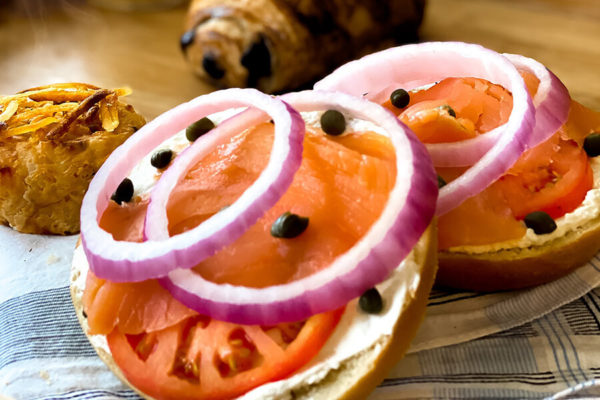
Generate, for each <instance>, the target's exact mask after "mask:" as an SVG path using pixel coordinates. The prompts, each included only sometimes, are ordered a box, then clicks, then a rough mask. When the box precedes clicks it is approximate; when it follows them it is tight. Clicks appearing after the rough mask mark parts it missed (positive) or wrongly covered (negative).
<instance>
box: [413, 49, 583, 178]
mask: <svg viewBox="0 0 600 400" xmlns="http://www.w3.org/2000/svg"><path fill="white" fill-rule="evenodd" d="M503 55H504V56H505V57H506V58H508V59H509V60H510V62H511V63H512V64H513V65H514V66H515V67H517V69H524V70H526V71H528V72H530V73H532V74H534V75H535V76H536V77H537V78H538V79H539V81H540V83H539V86H538V90H537V92H536V94H535V96H533V105H534V106H535V127H534V129H533V133H532V134H531V137H530V140H529V143H528V148H532V147H535V146H537V145H538V144H540V143H542V142H544V141H545V140H546V139H548V138H549V137H550V136H552V135H553V134H554V133H555V132H556V131H557V130H558V129H559V128H560V127H561V126H562V125H563V124H564V123H565V122H566V121H567V118H568V116H569V108H570V105H571V97H570V96H569V91H568V90H567V88H566V87H565V85H563V83H562V82H561V81H560V79H558V78H557V77H556V75H554V74H553V73H552V71H550V70H548V69H547V68H546V67H545V66H544V65H542V64H541V63H539V62H537V61H535V60H533V59H531V58H527V57H523V56H520V55H516V54H503ZM504 128H505V126H504V125H501V126H499V127H496V128H494V129H492V130H491V131H489V132H487V133H486V134H485V135H480V136H477V137H475V138H473V139H467V140H463V141H461V142H454V143H428V144H426V145H425V146H426V147H427V151H429V155H430V156H431V159H432V160H433V165H435V166H436V167H468V166H470V165H473V164H475V163H476V162H477V160H479V159H480V158H481V157H482V156H483V155H484V154H485V153H486V152H487V151H488V150H489V149H491V148H492V146H493V145H494V143H495V142H497V141H498V138H499V137H500V135H502V134H503V131H504Z"/></svg>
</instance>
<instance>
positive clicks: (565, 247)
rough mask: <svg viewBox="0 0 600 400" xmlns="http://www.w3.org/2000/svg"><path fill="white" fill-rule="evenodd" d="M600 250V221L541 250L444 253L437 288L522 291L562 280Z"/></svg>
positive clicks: (440, 258) (548, 244)
mask: <svg viewBox="0 0 600 400" xmlns="http://www.w3.org/2000/svg"><path fill="white" fill-rule="evenodd" d="M599 250H600V218H598V219H596V220H593V221H589V222H588V223H587V224H586V225H585V226H584V227H583V228H581V229H578V230H576V231H572V232H569V233H568V234H567V235H565V236H564V237H562V238H559V239H557V240H554V241H552V242H549V243H547V244H544V245H541V246H532V247H529V248H525V249H509V250H502V251H494V252H487V253H481V254H470V253H465V252H452V251H441V252H440V253H439V264H440V266H439V270H438V274H437V278H436V284H437V285H440V286H449V287H453V288H459V289H468V290H476V291H496V290H512V289H522V288H526V287H530V286H536V285H540V284H543V283H547V282H550V281H553V280H555V279H558V278H560V277H562V276H564V275H566V274H568V273H569V272H571V271H573V270H575V269H576V268H578V267H580V266H582V265H583V264H585V263H586V262H587V261H589V260H590V258H592V257H593V256H594V254H596V253H597V252H598V251H599Z"/></svg>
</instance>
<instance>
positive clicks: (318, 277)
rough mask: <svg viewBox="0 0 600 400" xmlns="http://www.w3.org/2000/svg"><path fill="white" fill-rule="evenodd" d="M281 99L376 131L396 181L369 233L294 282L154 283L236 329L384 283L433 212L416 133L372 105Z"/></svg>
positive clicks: (176, 277) (433, 182)
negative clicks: (385, 142)
mask: <svg viewBox="0 0 600 400" xmlns="http://www.w3.org/2000/svg"><path fill="white" fill-rule="evenodd" d="M283 99H284V100H285V101H286V102H288V103H289V104H291V105H292V106H293V107H294V108H296V109H297V110H299V111H301V112H302V111H319V110H326V109H332V108H333V109H337V110H338V111H340V112H342V113H344V114H347V115H351V116H353V117H355V118H359V119H362V120H366V121H371V122H373V123H375V124H376V125H378V126H380V127H381V128H382V129H383V130H384V131H385V132H387V133H388V134H389V137H390V139H391V142H392V144H393V146H394V149H395V155H396V160H395V162H396V170H397V174H396V179H395V183H394V186H393V188H392V190H391V191H390V193H389V198H388V201H387V203H386V205H385V207H384V209H383V211H382V213H381V215H380V216H379V218H378V219H377V221H375V222H374V223H373V225H372V226H371V227H370V229H369V231H368V232H367V233H366V234H365V235H364V236H363V237H362V238H361V239H360V240H359V241H358V242H357V243H356V245H355V246H353V247H352V248H351V249H350V250H348V251H347V252H346V253H344V254H342V255H340V256H339V257H338V258H336V259H335V261H333V262H332V263H331V264H330V265H329V266H327V267H326V268H324V269H323V270H321V271H319V272H316V273H314V274H313V275H310V276H308V277H305V278H302V279H300V280H297V281H294V282H291V283H287V284H281V285H276V286H270V287H266V288H250V287H243V286H232V285H228V284H216V283H213V282H210V281H207V280H205V279H203V278H202V277H201V276H200V275H199V274H196V273H194V272H193V271H191V270H184V269H177V270H175V271H172V272H170V273H169V275H168V277H166V278H162V279H160V282H161V284H162V285H163V286H164V287H166V288H167V289H168V290H169V291H170V292H171V294H172V295H173V297H175V298H176V299H178V300H179V301H181V302H182V303H183V304H185V305H186V306H188V307H190V308H192V309H194V310H196V311H198V312H199V313H201V314H206V315H209V316H211V317H213V318H216V319H218V320H224V321H230V322H234V323H240V324H267V325H268V324H276V323H280V322H288V321H297V320H301V319H304V318H307V317H309V316H310V315H314V314H316V313H320V312H325V311H329V310H333V309H335V308H338V307H341V306H343V305H345V304H347V303H348V301H350V300H351V299H353V298H356V297H358V296H360V295H361V294H362V293H363V292H364V291H365V290H366V289H368V288H371V287H373V286H374V285H375V284H377V283H379V282H381V281H383V280H385V279H386V278H387V277H388V276H389V274H390V272H391V271H392V270H393V269H395V268H397V267H398V266H399V265H401V262H402V260H404V258H405V257H406V255H407V254H408V253H409V252H410V251H411V250H412V248H413V246H414V245H415V244H416V242H417V241H418V240H419V238H420V237H421V235H422V234H423V232H424V231H425V229H426V228H427V226H428V225H429V223H430V222H431V219H432V217H433V215H434V212H435V202H436V197H437V193H438V190H437V178H436V174H435V171H434V169H433V166H432V164H431V160H430V158H429V156H428V154H427V151H426V149H425V147H424V146H423V145H422V144H421V143H420V142H419V140H418V139H417V138H416V136H415V135H414V133H413V132H412V131H410V129H408V128H407V127H406V126H405V125H403V124H402V123H401V122H400V121H399V120H398V119H397V118H396V117H395V116H394V115H393V114H392V113H390V112H389V111H388V110H386V109H385V108H383V107H381V106H380V105H378V104H375V103H372V102H369V101H367V100H364V99H361V98H358V97H354V96H349V95H347V94H343V93H337V92H318V91H305V92H299V93H290V94H287V95H285V96H283Z"/></svg>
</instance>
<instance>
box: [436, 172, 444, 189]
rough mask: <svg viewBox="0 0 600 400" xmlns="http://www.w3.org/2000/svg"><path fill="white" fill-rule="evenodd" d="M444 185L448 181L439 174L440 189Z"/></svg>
mask: <svg viewBox="0 0 600 400" xmlns="http://www.w3.org/2000/svg"><path fill="white" fill-rule="evenodd" d="M444 186H446V181H445V180H444V178H442V177H441V176H439V175H438V189H441V188H443V187H444Z"/></svg>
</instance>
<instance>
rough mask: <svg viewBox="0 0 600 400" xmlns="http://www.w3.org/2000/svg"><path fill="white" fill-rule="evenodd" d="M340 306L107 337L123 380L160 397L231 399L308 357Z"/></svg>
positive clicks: (198, 319)
mask: <svg viewBox="0 0 600 400" xmlns="http://www.w3.org/2000/svg"><path fill="white" fill-rule="evenodd" d="M343 311H344V310H343V308H342V309H338V310H335V311H331V312H327V313H323V314H318V315H314V316H312V317H310V318H309V319H307V320H306V321H301V322H294V323H286V324H279V325H276V326H255V325H252V326H248V325H236V324H231V323H228V322H221V321H216V320H211V319H210V318H208V317H204V316H199V315H198V316H194V317H190V318H187V319H185V320H184V321H182V322H180V323H178V324H176V325H173V326H171V327H168V328H166V329H163V330H160V331H156V332H150V333H142V334H139V335H128V334H124V333H121V332H119V331H118V330H117V329H115V330H114V331H113V332H112V333H111V334H110V335H108V336H107V340H108V345H109V347H110V351H111V353H112V355H113V358H114V360H115V362H116V363H117V365H118V366H119V368H120V369H121V371H122V372H123V374H124V375H125V377H126V378H127V380H128V381H129V382H130V383H131V384H132V385H133V386H135V387H136V388H137V389H139V390H141V391H142V392H144V393H145V394H147V395H149V396H152V397H154V398H156V399H161V400H186V399H190V400H191V399H195V400H202V399H211V400H218V399H230V398H234V397H236V396H239V395H241V394H243V393H246V392H247V391H249V390H251V389H253V388H255V387H257V386H260V385H262V384H264V383H267V382H271V381H275V380H278V379H282V378H285V377H287V376H288V375H290V374H291V373H293V372H294V371H296V370H297V369H298V368H300V367H301V366H302V365H305V364H306V363H307V362H308V361H310V360H311V359H312V358H313V357H314V356H315V355H316V354H317V353H318V351H319V350H320V349H321V347H322V346H323V344H324V343H325V341H326V340H327V338H329V336H330V335H331V333H332V332H333V330H334V328H335V326H336V325H337V323H338V322H339V320H340V317H341V315H342V313H343Z"/></svg>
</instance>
